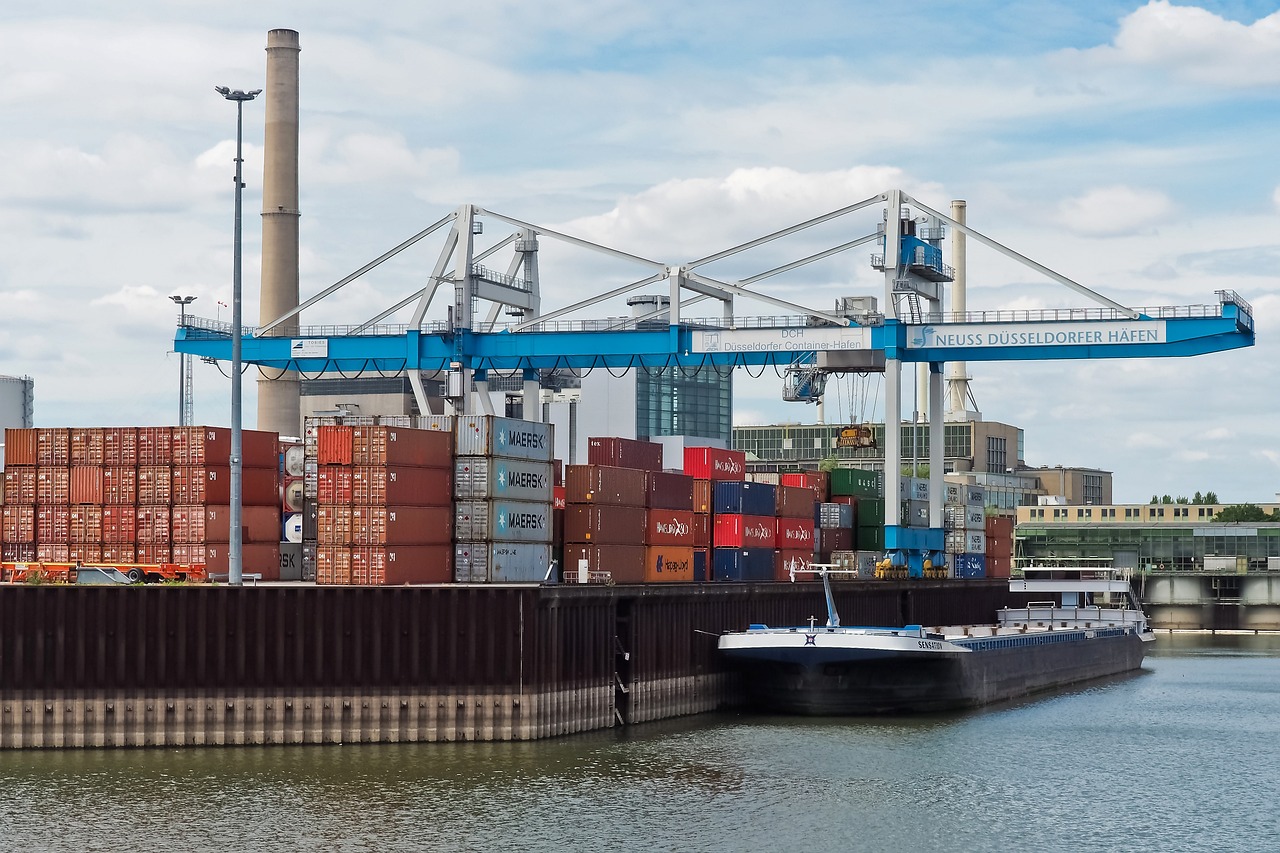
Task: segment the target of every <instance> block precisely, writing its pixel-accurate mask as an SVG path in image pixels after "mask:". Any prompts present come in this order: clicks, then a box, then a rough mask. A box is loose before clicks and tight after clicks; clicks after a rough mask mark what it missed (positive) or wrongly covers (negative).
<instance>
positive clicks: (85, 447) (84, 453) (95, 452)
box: [71, 427, 103, 466]
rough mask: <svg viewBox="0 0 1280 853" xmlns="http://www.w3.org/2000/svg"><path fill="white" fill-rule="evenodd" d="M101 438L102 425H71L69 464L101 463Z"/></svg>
mask: <svg viewBox="0 0 1280 853" xmlns="http://www.w3.org/2000/svg"><path fill="white" fill-rule="evenodd" d="M102 440H103V434H102V427H72V428H71V465H73V466H74V465H102V464H103V455H102V453H103V445H102Z"/></svg>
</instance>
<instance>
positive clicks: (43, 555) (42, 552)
mask: <svg viewBox="0 0 1280 853" xmlns="http://www.w3.org/2000/svg"><path fill="white" fill-rule="evenodd" d="M36 559H37V560H39V561H40V562H42V563H69V562H71V560H70V551H69V549H68V546H67V543H65V542H61V543H56V544H55V543H53V542H41V543H40V544H38V545H36Z"/></svg>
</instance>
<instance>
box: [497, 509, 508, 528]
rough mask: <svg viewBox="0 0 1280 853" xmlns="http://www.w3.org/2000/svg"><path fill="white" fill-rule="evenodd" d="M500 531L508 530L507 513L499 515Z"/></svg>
mask: <svg viewBox="0 0 1280 853" xmlns="http://www.w3.org/2000/svg"><path fill="white" fill-rule="evenodd" d="M498 529H499V530H506V529H507V514H506V513H505V512H500V513H498Z"/></svg>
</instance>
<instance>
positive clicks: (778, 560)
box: [773, 550, 814, 582]
mask: <svg viewBox="0 0 1280 853" xmlns="http://www.w3.org/2000/svg"><path fill="white" fill-rule="evenodd" d="M773 554H774V557H773V579H774V580H776V581H787V582H789V581H790V580H791V573H792V570H794V571H795V573H796V575H795V579H796V580H798V581H808V580H813V579H814V576H813V575H811V574H808V573H807V572H808V570H809V567H810V566H811V565H812V564H813V551H803V550H789V551H788V550H778V551H774V552H773ZM801 572H806V574H800V573H801Z"/></svg>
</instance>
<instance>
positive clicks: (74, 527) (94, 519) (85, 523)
mask: <svg viewBox="0 0 1280 853" xmlns="http://www.w3.org/2000/svg"><path fill="white" fill-rule="evenodd" d="M68 530H69V533H70V535H69V536H68V537H67V541H68V542H71V543H73V544H84V543H87V542H96V543H97V544H99V545H101V544H102V507H101V506H95V505H93V504H83V505H81V506H73V507H71V512H70V514H69V516H68Z"/></svg>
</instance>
